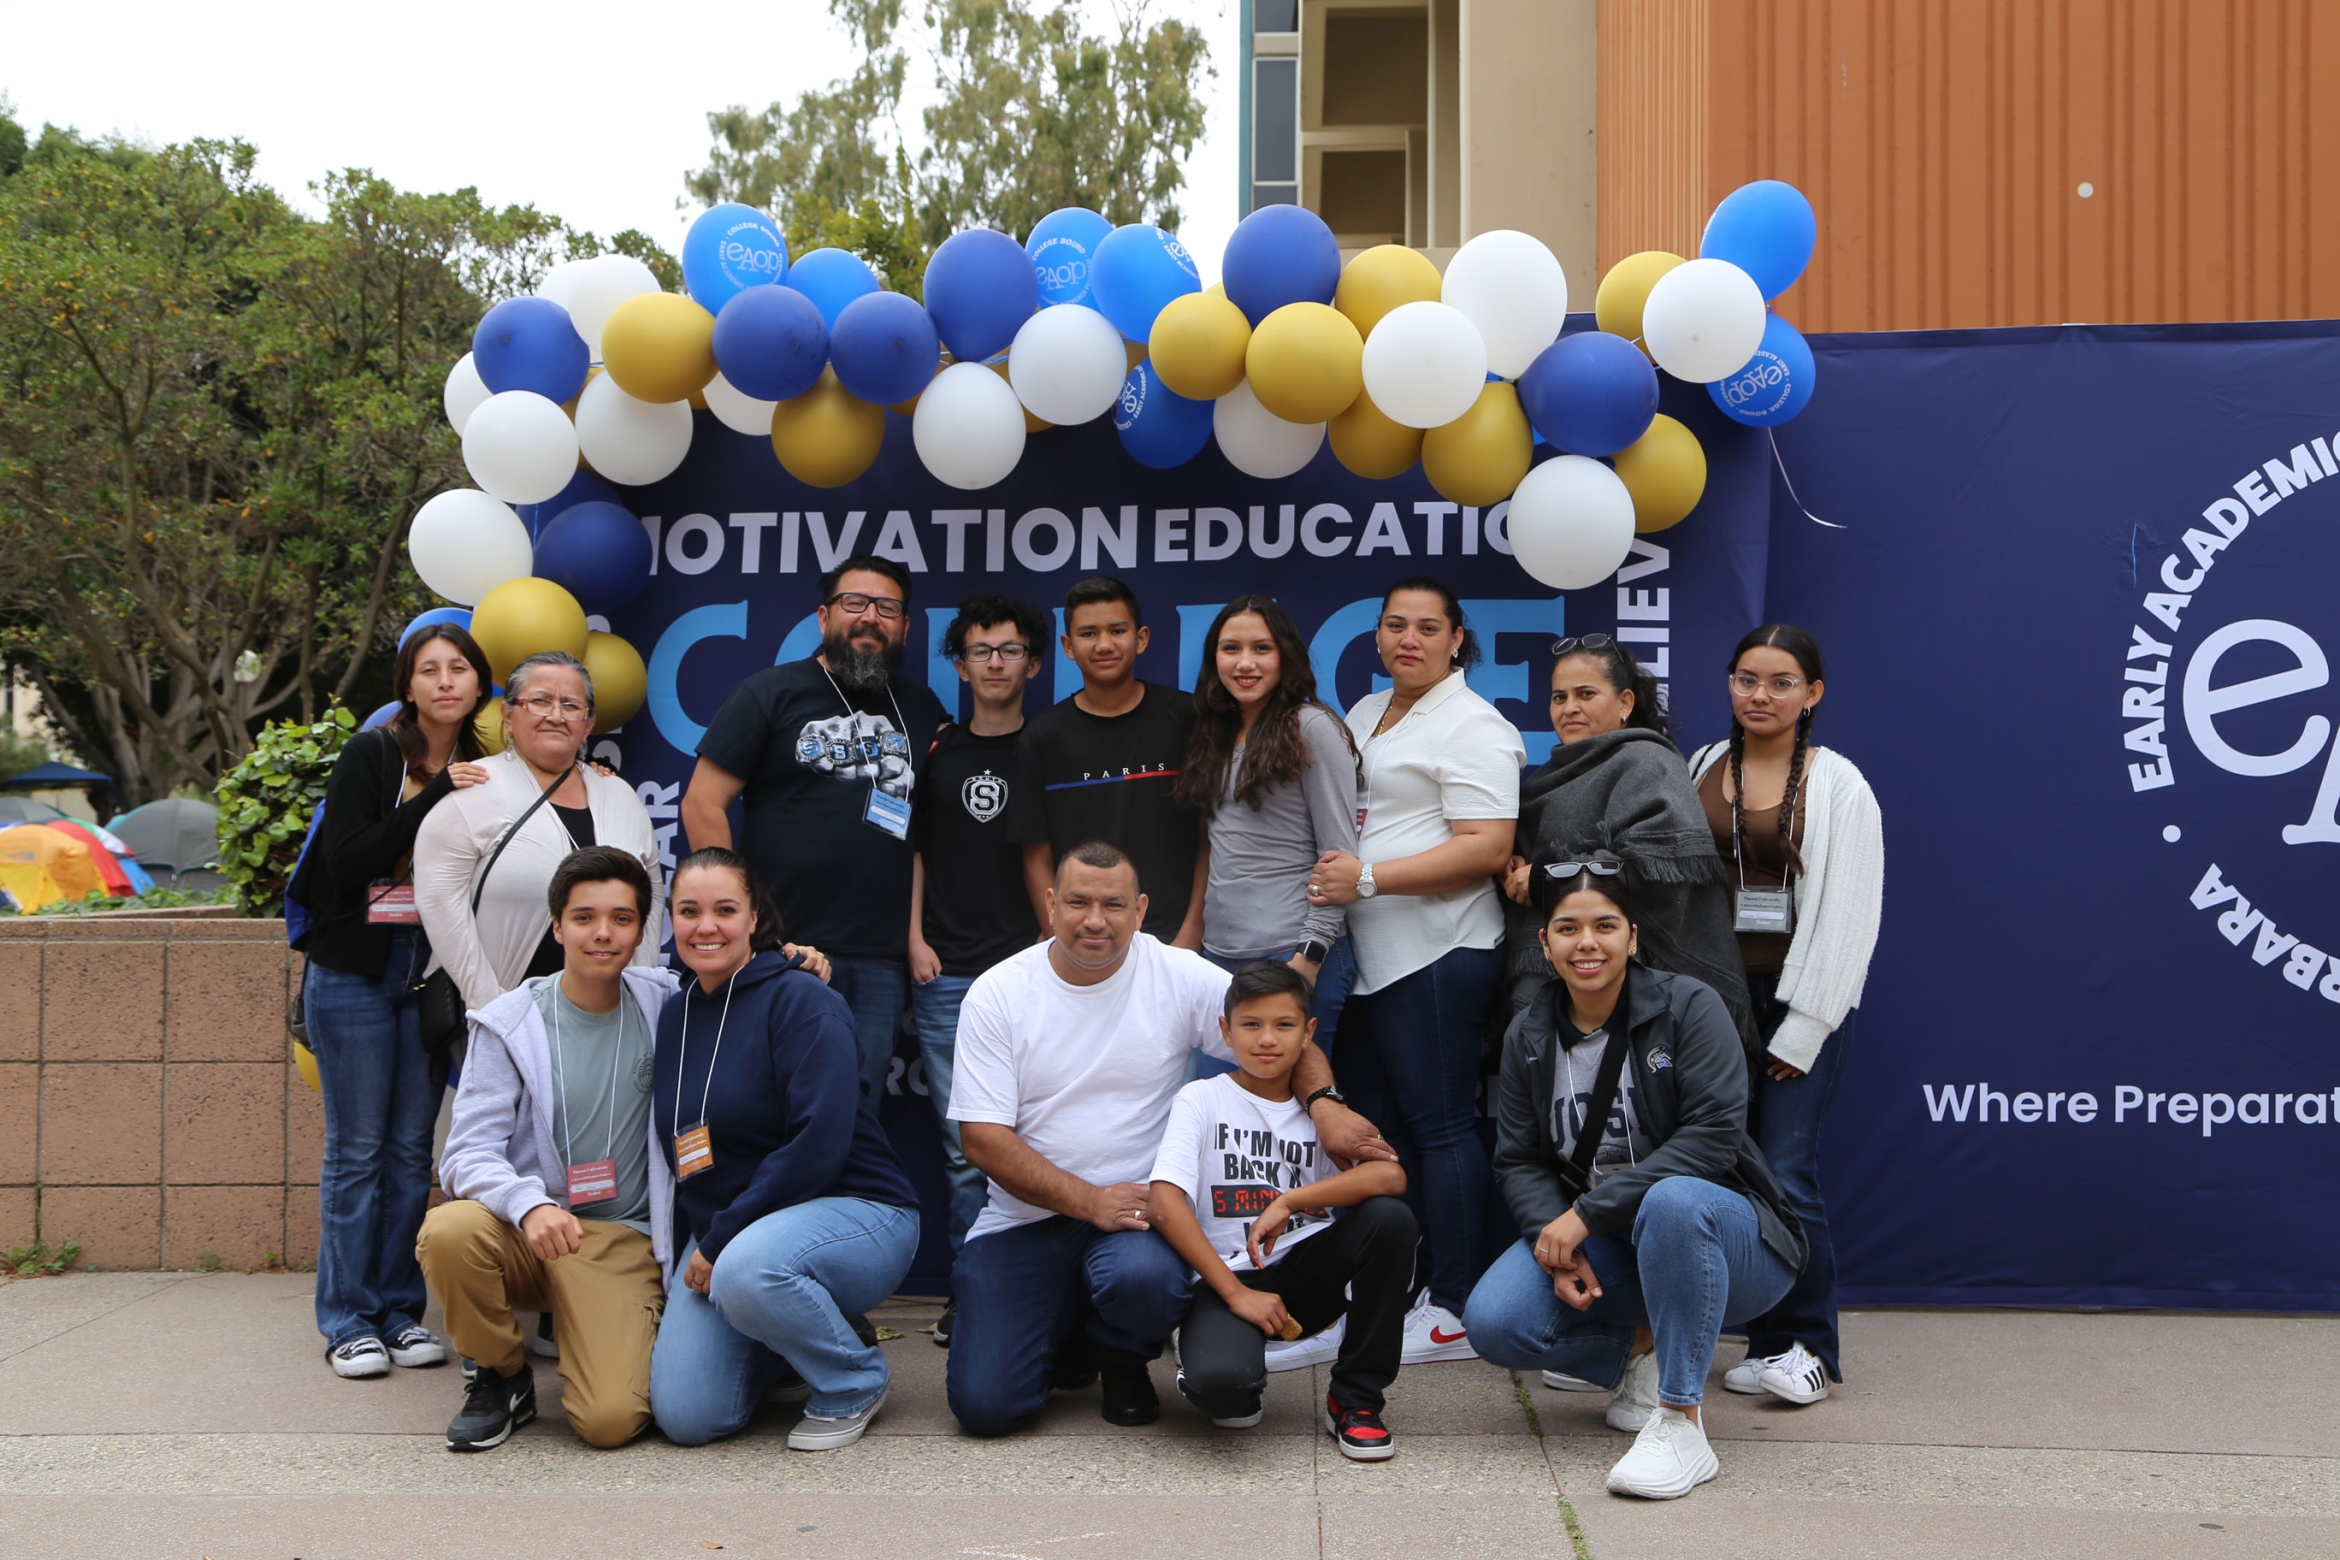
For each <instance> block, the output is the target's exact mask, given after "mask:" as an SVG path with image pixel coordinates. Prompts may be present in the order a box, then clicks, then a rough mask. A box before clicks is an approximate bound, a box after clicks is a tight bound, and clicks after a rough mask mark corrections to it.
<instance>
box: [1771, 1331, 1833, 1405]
mask: <svg viewBox="0 0 2340 1560" xmlns="http://www.w3.org/2000/svg"><path fill="white" fill-rule="evenodd" d="M1761 1380H1762V1383H1763V1390H1764V1391H1766V1392H1768V1393H1770V1394H1771V1395H1772V1396H1773V1397H1776V1398H1785V1399H1787V1400H1788V1401H1789V1402H1790V1403H1817V1402H1819V1401H1820V1400H1821V1399H1822V1398H1824V1397H1826V1396H1828V1367H1827V1366H1825V1365H1823V1364H1821V1363H1820V1359H1819V1356H1818V1355H1815V1354H1814V1353H1813V1352H1812V1351H1811V1350H1809V1349H1807V1348H1805V1347H1804V1346H1803V1345H1802V1344H1800V1343H1798V1344H1792V1345H1790V1346H1789V1348H1788V1351H1787V1353H1785V1354H1781V1355H1777V1356H1775V1357H1773V1358H1771V1359H1768V1360H1765V1361H1764V1362H1763V1375H1762V1377H1761Z"/></svg>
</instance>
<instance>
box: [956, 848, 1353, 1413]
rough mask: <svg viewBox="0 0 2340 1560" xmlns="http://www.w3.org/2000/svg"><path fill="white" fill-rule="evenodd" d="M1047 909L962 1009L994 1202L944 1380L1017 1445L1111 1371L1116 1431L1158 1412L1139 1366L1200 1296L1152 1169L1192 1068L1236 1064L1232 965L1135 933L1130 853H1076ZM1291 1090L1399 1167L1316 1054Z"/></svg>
mask: <svg viewBox="0 0 2340 1560" xmlns="http://www.w3.org/2000/svg"><path fill="white" fill-rule="evenodd" d="M1048 909H1049V924H1050V929H1051V930H1052V931H1053V933H1054V935H1053V936H1052V937H1051V938H1050V939H1049V940H1048V941H1047V942H1045V943H1041V944H1038V945H1036V946H1034V947H1031V948H1028V949H1026V950H1025V951H1024V952H1022V953H1019V954H1017V955H1015V956H1014V957H1013V958H1010V959H1006V960H1003V961H1002V962H1000V963H999V964H996V965H994V966H992V968H991V969H989V970H988V971H986V972H985V973H984V974H982V975H981V976H979V977H977V979H976V981H975V984H974V985H973V986H972V987H970V988H969V989H968V992H967V996H966V1000H965V1002H964V1003H963V1004H962V1006H961V1007H960V1009H959V1035H958V1068H957V1072H956V1074H955V1075H954V1076H953V1078H952V1080H951V1105H950V1116H951V1119H952V1120H953V1121H956V1122H958V1123H959V1131H960V1143H961V1145H962V1147H963V1148H964V1150H965V1153H966V1156H967V1158H968V1160H969V1162H970V1163H972V1164H974V1165H975V1167H976V1168H978V1169H980V1170H981V1171H983V1173H984V1174H985V1175H986V1176H987V1177H989V1178H990V1200H989V1202H988V1203H987V1205H986V1206H985V1208H984V1210H983V1212H982V1214H981V1215H980V1216H979V1217H978V1218H977V1219H976V1221H975V1224H974V1227H973V1228H972V1229H970V1230H969V1231H968V1232H967V1240H966V1244H965V1245H964V1246H963V1247H961V1248H960V1251H959V1258H958V1263H957V1265H956V1267H955V1268H954V1269H953V1272H952V1280H951V1287H952V1292H953V1294H954V1295H955V1296H956V1298H957V1300H958V1306H959V1317H958V1328H957V1331H956V1332H955V1333H954V1334H953V1335H952V1338H951V1360H950V1368H949V1373H948V1386H949V1395H950V1404H951V1412H952V1414H953V1415H955V1416H956V1417H957V1418H958V1421H959V1423H960V1425H961V1426H962V1427H964V1428H965V1429H966V1430H968V1431H969V1432H971V1433H972V1434H975V1435H1005V1434H1007V1433H1008V1432H1009V1431H1011V1430H1014V1429H1015V1428H1017V1427H1018V1426H1019V1425H1022V1424H1023V1423H1024V1422H1025V1421H1027V1420H1029V1419H1030V1418H1031V1417H1032V1416H1033V1415H1034V1414H1036V1413H1038V1412H1039V1411H1040V1409H1041V1407H1042V1405H1044V1404H1045V1403H1046V1402H1047V1401H1048V1394H1049V1393H1050V1392H1051V1391H1054V1390H1058V1389H1061V1388H1073V1387H1081V1386H1086V1385H1087V1384H1088V1382H1089V1381H1090V1380H1092V1379H1094V1378H1095V1377H1096V1376H1099V1375H1101V1376H1102V1377H1103V1379H1104V1394H1103V1396H1104V1401H1103V1404H1102V1412H1103V1414H1104V1417H1105V1419H1106V1420H1107V1421H1108V1422H1109V1423H1112V1424H1119V1425H1142V1424H1149V1423H1151V1422H1152V1421H1153V1420H1154V1419H1155V1418H1156V1417H1157V1416H1158V1415H1159V1413H1160V1411H1161V1404H1160V1401H1159V1399H1158V1397H1157V1396H1156V1394H1155V1391H1154V1387H1153V1382H1152V1381H1151V1379H1150V1378H1149V1377H1148V1375H1147V1371H1146V1366H1147V1363H1148V1362H1149V1361H1151V1360H1153V1359H1154V1358H1155V1357H1156V1356H1158V1355H1159V1354H1160V1353H1161V1352H1162V1344H1163V1342H1164V1341H1165V1340H1166V1339H1168V1337H1169V1336H1170V1330H1171V1329H1172V1328H1173V1327H1176V1326H1177V1325H1178V1323H1179V1321H1180V1319H1181V1318H1183V1317H1184V1316H1185V1314H1186V1310H1187V1306H1188V1303H1189V1302H1190V1300H1191V1299H1192V1286H1191V1280H1190V1278H1189V1276H1188V1270H1187V1266H1186V1263H1185V1262H1184V1261H1182V1260H1181V1259H1180V1258H1179V1256H1178V1255H1177V1253H1175V1252H1173V1251H1172V1250H1171V1249H1170V1247H1169V1245H1168V1244H1167V1243H1166V1242H1165V1241H1164V1240H1163V1239H1162V1237H1161V1236H1160V1235H1158V1234H1156V1233H1154V1231H1153V1229H1152V1228H1151V1225H1150V1222H1149V1220H1148V1218H1147V1199H1148V1196H1149V1193H1150V1190H1151V1188H1150V1187H1149V1185H1148V1184H1147V1182H1146V1177H1147V1176H1148V1173H1149V1172H1150V1171H1151V1169H1152V1168H1153V1164H1154V1158H1155V1152H1156V1149H1157V1148H1158V1147H1159V1145H1160V1143H1161V1141H1162V1132H1163V1128H1164V1127H1165V1126H1166V1125H1167V1123H1168V1121H1169V1117H1170V1102H1171V1100H1172V1099H1173V1098H1174V1097H1175V1096H1176V1095H1177V1092H1178V1088H1179V1085H1180V1084H1181V1083H1183V1082H1184V1081H1185V1078H1186V1068H1187V1061H1188V1058H1189V1057H1190V1056H1191V1054H1192V1053H1193V1052H1194V1051H1195V1050H1196V1049H1198V1048H1200V1049H1202V1050H1206V1051H1208V1052H1209V1053H1210V1054H1211V1055H1213V1056H1216V1057H1218V1058H1219V1059H1220V1060H1222V1061H1229V1060H1232V1059H1233V1054H1232V1052H1230V1051H1229V1049H1228V1047H1227V1044H1226V1041H1225V1040H1224V1038H1223V1037H1222V1036H1221V1035H1220V1033H1219V1016H1220V1011H1221V1006H1222V1003H1223V1001H1224V999H1225V996H1226V992H1227V982H1228V976H1227V974H1226V972H1224V971H1222V970H1220V969H1219V968H1217V967H1216V966H1215V965H1213V964H1211V963H1210V962H1209V961H1208V960H1206V959H1204V958H1203V957H1202V956H1201V955H1199V954H1196V953H1191V952H1189V951H1187V950H1186V949H1183V948H1174V947H1171V946H1169V945H1168V944H1165V943H1162V942H1159V941H1157V940H1155V939H1154V938H1153V937H1151V936H1149V935H1147V934H1145V933H1143V932H1141V931H1139V930H1138V928H1139V927H1140V925H1142V924H1143V922H1144V920H1145V915H1146V896H1145V894H1144V892H1143V891H1142V889H1141V887H1140V885H1139V883H1138V877H1137V869H1136V868H1135V867H1134V866H1132V865H1131V864H1130V861H1129V858H1128V857H1127V856H1125V855H1123V854H1122V852H1121V851H1120V850H1119V849H1117V848H1116V847H1114V846H1112V845H1108V844H1104V843H1102V842H1092V843H1089V844H1086V845H1081V846H1078V847H1076V848H1075V849H1073V850H1071V851H1070V852H1068V853H1066V855H1065V857H1064V859H1063V860H1062V861H1061V862H1059V863H1058V865H1057V869H1056V882H1055V886H1054V887H1053V889H1051V891H1050V893H1049V905H1048ZM1292 1087H1293V1091H1294V1094H1295V1097H1296V1098H1298V1099H1299V1100H1300V1101H1301V1102H1302V1108H1303V1109H1304V1110H1306V1111H1307V1112H1308V1114H1309V1116H1310V1118H1311V1119H1312V1120H1313V1121H1314V1123H1315V1126H1316V1130H1317V1135H1318V1138H1319V1141H1320V1142H1321V1144H1322V1145H1323V1148H1324V1150H1325V1152H1326V1153H1328V1154H1330V1155H1332V1156H1333V1157H1334V1158H1336V1159H1338V1160H1341V1161H1343V1162H1353V1161H1356V1160H1360V1159H1379V1160H1392V1161H1394V1160H1395V1159H1396V1157H1397V1155H1396V1153H1395V1151H1394V1150H1392V1149H1391V1148H1390V1146H1389V1145H1388V1144H1387V1143H1385V1142H1383V1141H1382V1139H1381V1136H1380V1134H1379V1133H1378V1132H1376V1131H1375V1130H1374V1127H1373V1124H1372V1123H1371V1122H1368V1121H1366V1120H1365V1119H1364V1118H1363V1117H1361V1116H1359V1115H1357V1114H1356V1113H1355V1112H1353V1111H1351V1110H1350V1109H1349V1108H1348V1107H1347V1106H1346V1105H1344V1104H1343V1103H1342V1102H1341V1100H1340V1097H1339V1095H1338V1094H1337V1093H1336V1092H1335V1091H1334V1090H1333V1086H1332V1068H1331V1066H1330V1065H1329V1064H1328V1063H1327V1062H1326V1061H1325V1059H1324V1054H1323V1053H1322V1052H1320V1051H1318V1050H1317V1049H1316V1047H1315V1046H1314V1044H1307V1045H1305V1046H1304V1048H1303V1051H1302V1055H1301V1058H1300V1061H1299V1063H1298V1065H1297V1066H1296V1067H1295V1068H1294V1069H1293V1073H1292Z"/></svg>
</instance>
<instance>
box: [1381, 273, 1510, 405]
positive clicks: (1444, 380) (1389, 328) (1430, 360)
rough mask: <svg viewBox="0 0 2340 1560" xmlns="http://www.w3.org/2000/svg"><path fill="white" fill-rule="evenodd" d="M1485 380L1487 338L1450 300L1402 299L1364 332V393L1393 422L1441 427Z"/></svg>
mask: <svg viewBox="0 0 2340 1560" xmlns="http://www.w3.org/2000/svg"><path fill="white" fill-rule="evenodd" d="M1486 385H1487V343H1486V341H1485V340H1484V339H1483V338H1482V337H1481V336H1480V335H1479V327H1478V326H1476V325H1473V324H1472V323H1471V320H1470V316H1469V315H1467V314H1465V313H1463V312H1462V310H1460V309H1458V308H1456V307H1454V305H1452V304H1449V303H1431V302H1427V301H1425V302H1421V303H1405V304H1400V305H1398V307H1396V308H1394V309H1392V310H1390V311H1389V312H1388V313H1387V314H1384V315H1383V316H1382V317H1381V323H1379V324H1378V325H1375V326H1374V327H1373V334H1372V335H1370V336H1368V337H1366V338H1365V393H1366V394H1367V395H1369V396H1371V397H1372V398H1373V404H1374V405H1375V406H1377V407H1379V408H1381V413H1382V415H1383V416H1384V417H1387V418H1388V419H1389V420H1390V421H1391V422H1394V423H1402V424H1404V425H1405V426H1406V427H1408V428H1439V427H1443V426H1445V425H1446V424H1447V423H1450V422H1453V421H1454V420H1455V419H1456V418H1457V417H1460V416H1461V415H1462V414H1463V413H1465V412H1467V411H1469V410H1470V409H1471V408H1472V407H1473V406H1475V405H1477V404H1478V400H1479V392H1480V391H1481V390H1483V389H1485V388H1486Z"/></svg>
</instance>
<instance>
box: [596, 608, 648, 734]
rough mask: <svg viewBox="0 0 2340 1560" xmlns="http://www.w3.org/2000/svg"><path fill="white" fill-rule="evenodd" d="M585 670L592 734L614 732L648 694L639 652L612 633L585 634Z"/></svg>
mask: <svg viewBox="0 0 2340 1560" xmlns="http://www.w3.org/2000/svg"><path fill="white" fill-rule="evenodd" d="M585 670H586V671H588V672H590V673H592V674H593V734H594V735H595V736H599V735H601V734H602V733H603V732H605V731H615V730H617V729H618V727H620V726H622V725H624V724H625V723H626V722H627V721H629V720H632V719H633V718H634V716H635V715H636V714H638V713H640V711H641V708H642V701H643V700H644V699H647V698H648V697H650V672H649V669H648V668H647V667H645V666H643V664H642V657H641V654H640V653H639V652H638V651H636V650H635V649H634V647H633V646H632V645H630V644H628V643H626V641H624V640H623V639H620V638H619V637H618V636H617V635H615V634H604V633H602V632H601V631H599V630H598V629H596V630H595V631H594V632H592V633H589V634H587V635H586V636H585Z"/></svg>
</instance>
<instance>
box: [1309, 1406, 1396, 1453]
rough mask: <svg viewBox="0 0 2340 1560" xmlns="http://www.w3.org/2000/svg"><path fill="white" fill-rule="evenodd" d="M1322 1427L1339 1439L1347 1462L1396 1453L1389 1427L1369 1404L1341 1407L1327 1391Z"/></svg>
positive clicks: (1335, 1438)
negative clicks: (1357, 1406)
mask: <svg viewBox="0 0 2340 1560" xmlns="http://www.w3.org/2000/svg"><path fill="white" fill-rule="evenodd" d="M1324 1428H1325V1429H1326V1430H1328V1431H1329V1432H1331V1434H1332V1438H1333V1439H1334V1440H1336V1441H1338V1442H1340V1443H1341V1455H1342V1456H1343V1457H1346V1458H1348V1459H1349V1460H1350V1461H1351V1462H1387V1461H1388V1460H1389V1459H1390V1458H1392V1457H1395V1456H1396V1455H1397V1443H1396V1442H1394V1441H1392V1440H1391V1439H1390V1434H1389V1427H1388V1426H1387V1425H1385V1424H1383V1423H1382V1422H1381V1416H1380V1415H1379V1414H1377V1413H1375V1412H1374V1411H1373V1410H1371V1409H1369V1408H1343V1407H1341V1405H1340V1404H1338V1403H1335V1402H1334V1401H1333V1400H1332V1398H1331V1397H1330V1396H1329V1395H1327V1396H1326V1398H1325V1400H1324Z"/></svg>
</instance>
